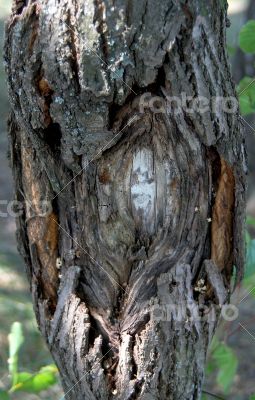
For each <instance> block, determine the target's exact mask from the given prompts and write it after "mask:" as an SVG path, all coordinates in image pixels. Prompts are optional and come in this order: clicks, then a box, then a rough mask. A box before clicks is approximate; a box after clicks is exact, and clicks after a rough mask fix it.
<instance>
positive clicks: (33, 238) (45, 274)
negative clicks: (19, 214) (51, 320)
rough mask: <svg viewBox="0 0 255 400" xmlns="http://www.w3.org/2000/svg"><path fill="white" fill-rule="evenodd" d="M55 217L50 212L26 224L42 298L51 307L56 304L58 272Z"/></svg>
mask: <svg viewBox="0 0 255 400" xmlns="http://www.w3.org/2000/svg"><path fill="white" fill-rule="evenodd" d="M56 221H57V216H56V214H54V212H51V213H50V214H49V215H48V216H47V217H35V218H33V219H31V220H30V221H29V223H28V237H29V242H30V245H31V246H33V245H34V246H35V248H36V256H37V258H38V262H39V268H40V270H39V271H37V274H38V277H39V279H40V280H41V286H42V294H43V298H44V299H47V300H50V303H51V305H52V306H53V307H55V306H56V303H57V287H58V279H59V278H58V270H57V266H56V262H57V255H58V225H57V223H56Z"/></svg>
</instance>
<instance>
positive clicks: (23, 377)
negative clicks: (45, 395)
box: [11, 365, 58, 393]
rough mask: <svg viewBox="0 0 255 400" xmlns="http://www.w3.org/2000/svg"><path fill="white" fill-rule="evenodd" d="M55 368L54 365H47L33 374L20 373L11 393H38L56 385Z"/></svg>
mask: <svg viewBox="0 0 255 400" xmlns="http://www.w3.org/2000/svg"><path fill="white" fill-rule="evenodd" d="M57 372H58V370H57V368H56V366H55V365H47V366H45V367H43V368H41V369H40V371H39V372H37V373H35V374H30V373H28V372H21V373H19V374H18V376H17V382H16V384H15V385H14V386H13V387H12V388H11V392H18V391H22V392H28V393H39V392H41V391H42V390H46V389H48V388H49V387H51V386H53V385H55V383H57Z"/></svg>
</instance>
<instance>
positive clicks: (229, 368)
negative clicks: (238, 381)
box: [212, 343, 238, 393]
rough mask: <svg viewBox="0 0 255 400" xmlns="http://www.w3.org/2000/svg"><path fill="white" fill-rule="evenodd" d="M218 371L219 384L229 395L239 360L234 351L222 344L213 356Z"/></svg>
mask: <svg viewBox="0 0 255 400" xmlns="http://www.w3.org/2000/svg"><path fill="white" fill-rule="evenodd" d="M212 358H213V360H214V361H215V363H216V365H217V369H218V374H217V384H218V385H219V386H220V387H221V388H222V390H223V391H224V392H225V393H227V392H228V390H229V388H230V386H231V384H232V383H233V380H234V378H235V375H236V371H237V367H238V359H237V357H236V355H235V353H234V352H233V350H232V349H231V348H230V347H228V346H227V345H225V344H224V343H220V345H219V346H218V347H217V348H216V349H215V351H214V352H213V354H212Z"/></svg>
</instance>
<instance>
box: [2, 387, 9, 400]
mask: <svg viewBox="0 0 255 400" xmlns="http://www.w3.org/2000/svg"><path fill="white" fill-rule="evenodd" d="M0 400H10V396H9V393H8V392H6V391H5V390H3V389H0Z"/></svg>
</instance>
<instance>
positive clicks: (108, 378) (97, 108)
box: [5, 0, 245, 400]
mask: <svg viewBox="0 0 255 400" xmlns="http://www.w3.org/2000/svg"><path fill="white" fill-rule="evenodd" d="M15 4H16V5H14V7H13V13H12V15H11V17H10V20H9V22H8V24H7V27H6V43H5V61H6V70H7V74H8V85H9V93H10V101H11V105H12V115H11V119H10V123H9V131H10V141H11V154H12V167H13V172H14V180H15V186H16V196H17V199H18V200H21V199H23V197H22V196H25V198H26V199H27V201H28V202H31V203H32V204H33V210H34V211H33V213H31V208H30V207H27V208H26V210H25V212H24V214H23V215H22V216H20V217H19V218H18V219H17V235H18V242H19V248H20V251H21V254H22V255H23V256H24V258H25V260H26V265H27V271H28V276H29V280H30V282H31V291H32V294H33V301H34V306H35V311H36V316H37V320H38V324H39V326H40V329H41V331H42V333H43V335H44V337H45V339H46V341H47V343H48V346H49V348H50V350H51V353H52V355H53V357H54V359H55V360H56V363H57V365H58V368H59V370H60V374H61V378H62V382H63V388H64V390H65V391H66V392H68V395H67V396H66V398H69V399H75V400H83V399H84V398H86V399H87V400H95V399H101V400H102V399H105V400H106V399H113V398H114V399H118V400H131V399H139V400H142V399H143V400H150V399H151V400H154V399H170V400H171V399H173V400H178V399H182V400H183V399H184V400H185V399H187V400H190V399H199V398H200V395H201V385H202V380H203V369H204V363H205V357H206V351H207V348H208V344H209V342H210V339H211V337H212V334H213V332H214V330H215V327H216V324H217V320H218V318H219V308H220V306H221V305H222V304H223V303H224V302H225V301H227V299H228V293H229V289H230V279H231V275H232V272H233V265H235V267H236V272H237V279H240V278H241V277H242V271H243V262H244V249H243V221H244V201H245V173H244V171H245V160H244V145H243V136H242V132H241V130H240V125H239V120H238V115H237V114H236V113H232V114H230V113H229V114H227V113H226V112H224V111H223V109H222V108H221V107H218V108H217V107H216V108H215V109H214V110H212V109H210V110H208V111H205V112H203V113H198V112H197V111H194V112H193V113H190V112H189V111H188V110H187V109H183V110H179V112H178V113H176V112H174V111H173V110H172V111H168V113H162V112H161V113H159V112H155V110H154V111H153V110H152V109H151V107H150V105H151V104H153V105H155V104H156V103H157V102H156V101H155V96H156V98H157V100H162V101H164V100H165V99H166V98H168V97H169V96H170V97H171V96H177V97H178V96H181V94H182V93H185V94H186V95H187V96H192V97H197V96H205V97H207V98H208V99H209V100H210V99H211V98H212V97H216V96H219V97H222V96H235V92H234V85H233V83H232V80H231V76H230V72H229V67H228V61H227V57H226V51H225V26H226V2H225V1H224V0H190V1H184V0H178V1H175V0H161V1H159V2H155V1H153V0H139V1H135V0H130V1H125V0H118V1H112V0H105V1H103V0H98V1H92V0H86V1H80V0H67V1H61V0H60V2H59V1H58V2H56V1H55V0H42V1H41V2H40V3H39V2H37V1H33V2H32V1H28V2H16V3H15ZM102 149H103V150H102ZM82 168H83V170H82V171H81V169H82ZM74 178H75V179H74ZM44 200H46V201H50V202H51V210H50V212H48V213H46V214H42V212H41V207H40V204H41V202H42V201H44ZM210 221H211V222H210ZM216 306H219V307H216ZM205 308H206V309H205Z"/></svg>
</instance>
